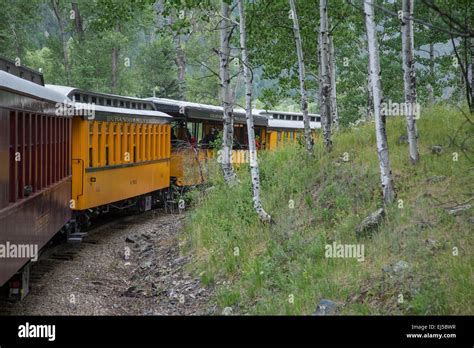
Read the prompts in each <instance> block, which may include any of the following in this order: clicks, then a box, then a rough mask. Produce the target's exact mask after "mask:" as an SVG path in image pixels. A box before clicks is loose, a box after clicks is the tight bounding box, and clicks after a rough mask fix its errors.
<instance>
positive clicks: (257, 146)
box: [255, 135, 262, 150]
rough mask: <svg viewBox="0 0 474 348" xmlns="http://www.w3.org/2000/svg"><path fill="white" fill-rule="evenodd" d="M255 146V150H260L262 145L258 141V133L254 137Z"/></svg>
mask: <svg viewBox="0 0 474 348" xmlns="http://www.w3.org/2000/svg"><path fill="white" fill-rule="evenodd" d="M255 147H256V148H257V150H260V148H261V147H262V144H261V143H260V137H259V136H258V135H257V136H256V137H255Z"/></svg>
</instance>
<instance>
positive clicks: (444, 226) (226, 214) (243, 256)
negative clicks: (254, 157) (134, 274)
mask: <svg viewBox="0 0 474 348" xmlns="http://www.w3.org/2000/svg"><path fill="white" fill-rule="evenodd" d="M464 121H465V119H464V116H463V115H462V114H461V113H460V112H459V111H457V110H455V109H450V108H447V107H436V108H433V109H426V110H425V111H424V112H423V113H422V115H421V118H420V119H419V120H418V123H417V125H418V129H419V133H420V153H421V162H420V163H419V165H417V166H416V167H413V165H411V164H410V163H409V161H408V149H407V147H406V145H397V140H398V137H399V135H401V134H403V133H404V132H405V127H406V125H405V120H404V119H403V118H391V119H389V120H388V121H387V127H388V136H389V146H390V159H391V162H392V170H393V174H394V178H395V185H396V189H397V194H398V199H402V200H403V209H400V208H399V207H398V204H399V202H396V203H394V204H393V205H391V206H388V207H387V218H386V219H385V221H384V223H383V224H382V226H381V227H380V229H379V231H378V232H377V233H376V234H375V235H374V236H373V237H372V238H371V239H370V238H369V239H363V240H359V241H358V240H357V239H356V236H355V232H354V230H355V227H356V226H357V225H358V224H359V223H360V222H361V220H362V219H363V218H364V217H365V216H367V214H369V213H370V212H372V211H374V210H375V209H376V208H378V207H379V206H380V205H381V190H380V176H379V168H378V162H377V153H376V151H375V136H374V134H375V132H374V125H373V123H368V124H365V125H362V126H360V127H359V128H357V129H350V130H349V129H348V130H344V131H342V132H340V133H338V134H337V135H336V137H335V139H334V146H335V148H334V150H333V152H332V154H330V155H328V154H327V153H325V152H324V150H323V145H322V143H321V141H318V142H317V143H316V156H315V158H314V159H312V160H311V159H308V158H307V156H306V155H305V154H304V148H303V147H300V146H294V147H285V148H282V149H279V150H277V151H274V152H262V153H259V161H260V170H261V187H262V199H263V205H264V207H265V209H266V210H267V211H268V212H269V213H270V214H271V215H272V217H273V218H274V219H275V224H273V225H262V224H261V222H260V221H259V220H258V217H257V216H256V214H255V212H254V210H253V207H252V200H251V183H250V178H249V175H248V174H247V173H248V167H247V166H242V167H241V168H239V169H238V175H239V179H240V183H239V184H238V185H236V186H234V187H232V188H229V187H227V186H226V185H225V184H224V183H223V182H222V180H221V175H219V177H218V180H217V181H216V182H214V189H213V190H211V191H210V192H209V193H208V194H207V195H206V196H205V197H204V198H202V201H201V203H200V205H199V206H197V207H196V208H195V209H194V210H193V211H191V212H190V216H189V220H188V221H187V227H186V236H185V241H186V245H185V247H184V250H183V251H184V252H187V251H191V252H192V253H193V254H194V255H196V258H197V260H199V261H198V271H197V272H200V271H203V272H205V274H206V276H205V277H206V279H207V281H208V283H209V284H211V283H212V284H215V285H216V286H217V289H216V292H215V298H214V301H215V303H216V304H217V305H218V307H219V308H220V310H222V309H223V308H224V307H226V306H232V307H233V309H234V312H237V313H241V314H311V313H313V312H314V310H315V307H316V304H317V303H318V301H319V300H320V299H321V298H328V299H331V300H333V301H336V302H338V303H341V304H344V306H343V307H341V311H342V313H343V314H472V313H473V312H474V308H473V306H472V304H473V303H474V301H473V300H474V298H473V294H472V291H471V285H470V284H472V281H473V280H474V279H473V274H474V273H473V272H472V265H473V261H474V260H473V256H472V253H470V252H469V250H471V249H472V246H473V242H474V240H473V237H472V233H470V230H471V228H470V225H469V224H470V222H469V218H470V214H469V211H467V212H465V213H463V214H462V215H459V216H457V217H454V216H452V215H449V214H448V213H447V212H446V211H445V210H444V209H441V208H440V207H439V202H438V200H439V201H441V202H454V201H457V202H464V201H465V200H466V197H467V196H466V194H467V193H469V192H470V191H472V188H473V185H472V179H470V177H469V168H470V167H472V162H470V161H469V159H468V158H467V157H466V156H464V155H463V154H462V151H461V150H460V148H459V147H457V146H455V145H453V144H451V141H450V137H452V136H453V135H454V134H455V133H456V130H457V129H458V128H459V126H460V125H461V124H462V123H463V122H464ZM473 131H474V129H473V127H472V125H468V124H465V125H464V126H463V127H462V128H461V129H460V130H459V132H458V133H457V135H456V138H457V139H458V143H459V142H460V140H461V139H465V138H466V137H469V134H472V132H473ZM435 144H442V145H443V146H444V147H445V152H444V153H443V154H441V155H435V154H432V153H431V146H433V145H435ZM450 144H451V145H450ZM471 145H472V144H471ZM345 152H347V153H348V155H349V161H348V162H344V161H342V160H341V157H342V156H343V154H344V153H345ZM453 152H458V153H459V158H458V161H453V156H452V153H453ZM441 175H443V176H446V179H445V181H443V182H441V183H432V182H429V181H427V179H428V178H431V177H433V176H441ZM292 203H293V205H292ZM291 206H293V208H291ZM471 214H472V213H471ZM471 223H472V222H471ZM333 241H336V242H338V243H348V244H356V243H363V244H364V246H365V260H364V262H358V261H356V260H355V259H350V258H349V259H331V258H326V257H325V245H326V244H331V243H332V242H333ZM432 241H435V242H432ZM432 243H434V244H433V245H432ZM454 246H457V247H458V248H459V255H458V256H453V254H452V248H453V247H454ZM236 248H238V251H239V252H238V253H236V252H235V251H236ZM399 260H403V261H405V262H408V263H409V264H410V265H411V266H412V269H411V271H409V272H408V273H407V274H405V275H402V276H400V277H394V278H391V277H388V276H387V275H386V274H385V273H384V272H382V270H381V269H382V268H383V267H384V266H387V265H390V264H394V263H396V262H398V261H399ZM209 279H212V281H209ZM224 282H225V284H224ZM400 293H402V294H403V296H404V303H403V304H400V303H398V295H399V294H400ZM290 295H293V297H294V303H290Z"/></svg>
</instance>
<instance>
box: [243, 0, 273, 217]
mask: <svg viewBox="0 0 474 348" xmlns="http://www.w3.org/2000/svg"><path fill="white" fill-rule="evenodd" d="M237 1H238V6H239V15H240V21H239V22H240V23H239V25H240V48H241V52H242V65H243V70H244V78H245V115H246V118H247V133H248V141H249V153H250V174H251V176H252V187H253V205H254V208H255V210H256V211H257V214H258V216H259V217H260V220H262V221H263V222H270V221H271V217H270V215H268V214H267V212H266V211H265V210H264V209H263V207H262V201H261V200H260V175H259V170H258V161H257V147H256V145H255V130H254V125H253V115H252V72H251V71H250V67H249V58H248V53H247V44H246V41H247V38H246V36H247V33H246V27H245V12H244V3H243V0H237Z"/></svg>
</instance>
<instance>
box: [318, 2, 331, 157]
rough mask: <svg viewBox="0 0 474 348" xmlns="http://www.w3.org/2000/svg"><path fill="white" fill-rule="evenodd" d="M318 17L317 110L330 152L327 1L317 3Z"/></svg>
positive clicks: (326, 146)
mask: <svg viewBox="0 0 474 348" xmlns="http://www.w3.org/2000/svg"><path fill="white" fill-rule="evenodd" d="M319 15H320V28H319V31H320V45H321V47H320V50H319V51H320V57H319V66H320V69H319V70H320V78H319V79H320V82H319V83H320V88H319V90H320V96H319V109H320V114H321V123H322V125H321V126H322V128H323V138H324V147H325V148H326V150H328V151H330V150H331V148H332V140H331V124H332V120H331V116H332V115H331V76H330V67H329V43H328V41H329V39H328V17H327V1H326V0H320V2H319Z"/></svg>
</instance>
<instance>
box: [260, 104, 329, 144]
mask: <svg viewBox="0 0 474 348" xmlns="http://www.w3.org/2000/svg"><path fill="white" fill-rule="evenodd" d="M259 115H261V116H265V117H267V118H268V128H267V136H266V149H268V150H273V149H276V148H278V147H280V146H284V145H285V144H293V143H296V142H297V141H298V138H299V137H303V136H304V124H303V115H302V114H301V113H299V112H298V113H297V112H286V111H259ZM308 116H309V119H310V127H311V131H312V136H313V139H314V140H316V138H317V136H318V133H317V129H318V128H321V117H320V116H319V115H317V114H309V115H308Z"/></svg>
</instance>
